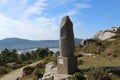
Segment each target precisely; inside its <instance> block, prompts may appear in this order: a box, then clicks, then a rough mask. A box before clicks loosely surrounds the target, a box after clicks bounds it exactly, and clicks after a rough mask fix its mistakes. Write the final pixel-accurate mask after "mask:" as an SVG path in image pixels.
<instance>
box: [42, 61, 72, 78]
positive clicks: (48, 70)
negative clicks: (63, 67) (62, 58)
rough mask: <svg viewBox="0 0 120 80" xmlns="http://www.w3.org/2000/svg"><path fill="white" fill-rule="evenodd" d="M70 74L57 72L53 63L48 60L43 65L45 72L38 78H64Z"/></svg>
mask: <svg viewBox="0 0 120 80" xmlns="http://www.w3.org/2000/svg"><path fill="white" fill-rule="evenodd" d="M70 76H71V75H66V74H59V73H58V71H57V67H54V63H53V62H50V63H48V64H46V66H45V74H44V75H43V77H42V79H40V80H65V79H67V78H68V77H70Z"/></svg>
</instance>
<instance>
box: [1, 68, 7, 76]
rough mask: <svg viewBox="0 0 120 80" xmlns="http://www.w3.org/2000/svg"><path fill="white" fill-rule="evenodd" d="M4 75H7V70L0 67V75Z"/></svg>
mask: <svg viewBox="0 0 120 80" xmlns="http://www.w3.org/2000/svg"><path fill="white" fill-rule="evenodd" d="M6 73H8V70H7V69H6V68H4V67H1V66H0V75H3V74H6Z"/></svg>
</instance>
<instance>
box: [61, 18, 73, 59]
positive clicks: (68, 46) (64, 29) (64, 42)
mask: <svg viewBox="0 0 120 80" xmlns="http://www.w3.org/2000/svg"><path fill="white" fill-rule="evenodd" d="M59 41H60V42H59V48H60V54H61V56H62V57H70V56H73V53H74V34H73V23H72V22H71V20H70V18H69V17H68V16H65V17H63V18H62V21H61V26H60V40H59Z"/></svg>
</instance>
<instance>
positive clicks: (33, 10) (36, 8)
mask: <svg viewBox="0 0 120 80" xmlns="http://www.w3.org/2000/svg"><path fill="white" fill-rule="evenodd" d="M45 1H46V0H37V1H36V2H34V4H33V5H31V6H30V7H29V8H28V9H27V10H26V11H25V12H24V14H23V17H22V18H27V17H30V16H31V15H34V14H41V13H42V12H43V11H44V9H45V7H46V6H47V4H46V3H45Z"/></svg>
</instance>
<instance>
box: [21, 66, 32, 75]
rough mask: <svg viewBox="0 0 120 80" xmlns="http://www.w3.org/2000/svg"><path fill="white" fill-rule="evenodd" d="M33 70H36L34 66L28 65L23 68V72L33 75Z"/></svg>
mask: <svg viewBox="0 0 120 80" xmlns="http://www.w3.org/2000/svg"><path fill="white" fill-rule="evenodd" d="M33 71H34V67H30V66H27V67H25V68H24V69H23V74H24V75H31V74H32V72H33Z"/></svg>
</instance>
